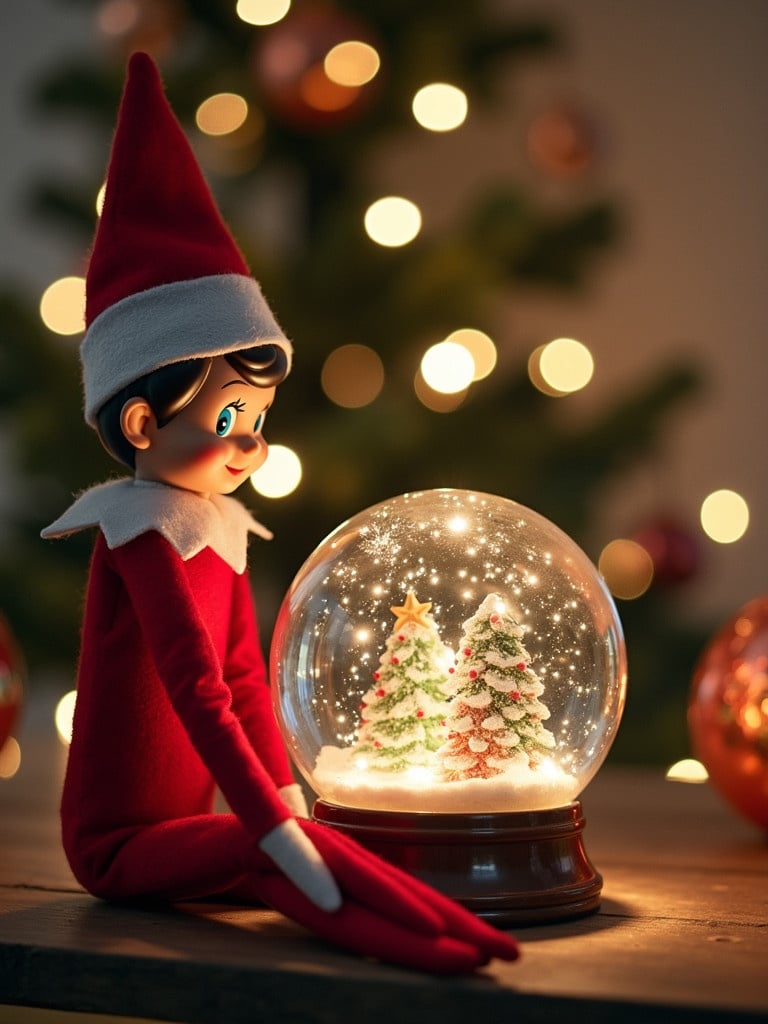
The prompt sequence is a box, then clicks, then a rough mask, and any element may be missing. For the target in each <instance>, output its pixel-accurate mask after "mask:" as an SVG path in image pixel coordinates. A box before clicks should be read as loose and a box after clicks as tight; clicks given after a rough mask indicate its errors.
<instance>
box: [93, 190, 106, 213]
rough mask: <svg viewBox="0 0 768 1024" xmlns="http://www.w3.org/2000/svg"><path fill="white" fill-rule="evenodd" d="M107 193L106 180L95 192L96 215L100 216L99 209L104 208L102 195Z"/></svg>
mask: <svg viewBox="0 0 768 1024" xmlns="http://www.w3.org/2000/svg"><path fill="white" fill-rule="evenodd" d="M106 194H107V183H106V181H105V182H104V184H103V185H102V186H101V188H100V189H99V191H98V192H97V193H96V203H95V206H96V216H97V217H100V216H101V211H102V210H103V209H104V196H105V195H106Z"/></svg>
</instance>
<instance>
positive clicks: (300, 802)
mask: <svg viewBox="0 0 768 1024" xmlns="http://www.w3.org/2000/svg"><path fill="white" fill-rule="evenodd" d="M277 792H278V793H279V794H280V797H281V799H282V801H283V803H284V804H285V805H286V806H287V807H288V809H289V811H290V812H291V814H292V815H293V816H294V817H296V818H308V817H309V808H308V807H307V798H306V797H305V796H304V790H303V789H302V788H301V786H300V785H299V784H298V782H292V783H291V784H290V785H289V786H281V787H280V789H278V791H277Z"/></svg>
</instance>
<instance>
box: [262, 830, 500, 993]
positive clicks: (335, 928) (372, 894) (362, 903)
mask: <svg viewBox="0 0 768 1024" xmlns="http://www.w3.org/2000/svg"><path fill="white" fill-rule="evenodd" d="M285 825H291V826H295V827H291V828H288V829H285V828H284V826H285ZM280 830H282V832H280ZM297 831H299V832H301V833H302V839H303V840H306V841H307V843H309V845H310V846H311V847H312V848H313V850H314V854H312V855H309V856H308V859H307V861H306V862H305V863H304V864H303V865H302V864H301V854H302V853H305V852H306V849H307V848H306V847H305V846H304V845H303V844H302V843H300V842H298V841H297V842H296V843H295V847H294V851H293V852H295V853H296V857H295V860H294V861H292V860H291V857H290V856H288V857H285V856H284V850H283V849H280V850H279V852H278V856H279V857H283V860H284V863H288V865H289V867H290V871H289V870H287V869H285V868H283V864H282V863H280V862H278V860H277V858H273V860H274V864H272V865H269V864H267V863H266V859H265V863H264V864H262V865H260V867H261V870H260V872H259V873H258V876H257V878H256V879H255V886H256V892H257V894H258V896H259V898H260V899H262V900H263V901H264V902H265V903H267V904H269V905H270V906H271V907H273V908H274V909H275V910H277V911H279V912H280V913H282V914H284V915H285V916H286V917H289V918H291V919H292V920H294V921H296V922H297V923H298V924H300V925H303V926H304V927H305V928H308V929H310V930H311V931H313V932H315V933H316V934H317V935H319V936H321V937H322V938H324V939H326V940H328V941H330V942H332V943H334V944H335V945H337V946H340V947H341V948H342V949H347V950H350V951H352V952H354V953H357V954H359V955H362V956H368V957H373V958H375V959H377V960H381V961H383V962H385V963H391V964H398V965H400V966H402V967H410V968H414V969H417V970H422V971H428V972H431V973H435V974H468V973H471V972H472V971H475V970H476V969H477V968H478V967H482V966H483V965H484V964H487V963H488V961H489V960H490V959H491V958H493V957H498V958H499V959H502V960H515V959H517V957H518V956H519V949H518V946H517V943H516V942H515V940H514V939H513V938H512V937H511V936H507V935H505V934H504V933H503V932H500V931H497V930H496V929H495V928H493V927H491V926H490V925H487V924H485V923H484V922H483V921H481V920H480V919H479V918H477V917H475V915H474V914H471V913H470V912H469V911H467V910H465V909H464V908H463V907H461V906H459V904H458V903H455V902H454V901H453V900H450V899H448V898H447V897H445V896H443V895H441V894H440V893H438V892H436V891H435V890H434V889H432V888H431V887H430V886H428V885H426V884H424V883H423V882H420V881H418V880H417V879H415V878H412V877H411V876H410V875H408V874H406V873H405V872H404V871H401V870H400V869H399V868H396V867H394V866H393V865H391V864H388V863H387V862H386V861H383V860H381V859H380V858H379V857H377V856H375V855H374V854H372V853H370V852H368V851H367V850H365V849H363V847H361V846H359V845H358V844H357V843H355V842H354V841H353V840H351V839H349V838H348V837H347V836H344V835H342V834H341V833H338V832H336V831H334V830H333V829H330V828H328V827H327V826H324V825H319V824H317V823H316V822H312V821H300V822H296V821H290V822H284V823H283V825H280V826H278V827H277V829H273V830H272V832H271V833H269V835H268V836H267V837H266V839H267V840H269V839H270V837H272V836H274V835H275V833H278V832H280V835H281V838H282V839H285V844H284V843H283V842H278V843H277V844H274V843H272V842H269V843H268V845H269V846H271V847H273V849H274V846H275V845H277V846H278V847H282V846H283V845H289V846H290V845H291V843H292V841H293V840H294V839H295V837H296V832H297ZM286 837H287V839H286ZM260 845H261V847H262V849H263V850H264V852H265V853H267V854H269V850H268V849H267V848H266V846H265V841H264V840H262V843H261V844H260ZM269 856H270V857H271V856H272V855H271V854H269ZM315 856H316V857H317V860H316V859H315ZM318 860H319V862H320V863H321V864H322V865H323V867H324V868H325V870H326V871H328V873H329V875H330V876H331V877H332V880H335V882H334V885H335V887H336V890H337V892H338V893H339V897H340V905H338V906H337V909H335V910H329V909H323V907H322V906H321V905H319V903H320V900H319V899H318V898H317V897H318V896H319V897H320V899H323V900H325V901H326V904H327V905H328V906H330V905H331V904H332V902H333V900H332V899H329V898H328V897H329V896H332V890H331V889H330V888H329V887H326V885H325V883H326V882H327V878H325V876H324V873H323V871H322V870H320V869H319V868H318ZM297 864H298V865H299V868H298V870H297ZM276 869H282V870H276ZM304 869H306V875H305V874H304ZM291 872H293V875H292V874H291ZM307 877H309V878H310V879H311V882H309V883H308V882H307Z"/></svg>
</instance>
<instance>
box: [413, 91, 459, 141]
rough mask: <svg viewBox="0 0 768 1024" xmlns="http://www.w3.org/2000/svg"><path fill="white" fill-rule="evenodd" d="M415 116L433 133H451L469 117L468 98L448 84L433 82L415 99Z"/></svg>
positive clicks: (422, 125) (418, 93) (419, 92)
mask: <svg viewBox="0 0 768 1024" xmlns="http://www.w3.org/2000/svg"><path fill="white" fill-rule="evenodd" d="M411 109H412V110H413V116H414V117H415V118H416V121H417V122H418V123H419V124H420V125H421V127H422V128H426V129H427V130H428V131H432V132H450V131H453V130H454V129H455V128H458V127H459V126H460V125H462V124H463V123H464V121H465V120H466V117H467V109H468V103H467V96H466V93H465V92H463V90H461V89H459V88H457V87H456V86H455V85H449V84H448V83H447V82H432V83H431V84H430V85H425V86H424V87H423V88H421V89H419V91H418V92H417V93H416V95H415V96H414V97H413V103H412V107H411Z"/></svg>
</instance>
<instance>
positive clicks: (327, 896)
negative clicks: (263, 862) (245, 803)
mask: <svg viewBox="0 0 768 1024" xmlns="http://www.w3.org/2000/svg"><path fill="white" fill-rule="evenodd" d="M259 846H260V847H261V849H262V850H263V851H264V853H266V854H267V856H268V857H270V858H271V859H272V860H273V861H274V862H275V864H276V865H277V866H278V867H279V868H280V870H281V871H282V872H283V874H284V876H285V877H286V878H288V879H290V880H291V882H292V883H293V885H295V886H296V888H297V889H298V890H299V892H301V893H302V894H303V895H304V896H305V897H306V898H307V899H308V900H310V901H311V902H312V903H313V904H314V905H315V906H316V907H319V908H320V909H321V910H325V911H334V910H338V909H339V907H340V906H341V893H340V892H339V889H338V886H337V885H336V882H335V881H334V879H333V875H332V874H331V872H330V871H329V870H328V868H327V867H326V865H325V862H324V861H323V858H322V857H321V856H320V854H319V853H318V852H317V849H316V847H315V846H314V845H313V844H312V841H311V840H310V839H308V838H307V837H306V836H305V835H304V833H303V832H302V831H301V828H300V827H299V822H298V821H297V820H296V819H295V818H288V820H287V821H283V822H281V823H280V824H279V825H277V826H276V827H275V828H273V829H272V831H271V832H267V834H266V835H265V836H264V838H263V839H262V840H261V842H260V843H259Z"/></svg>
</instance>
